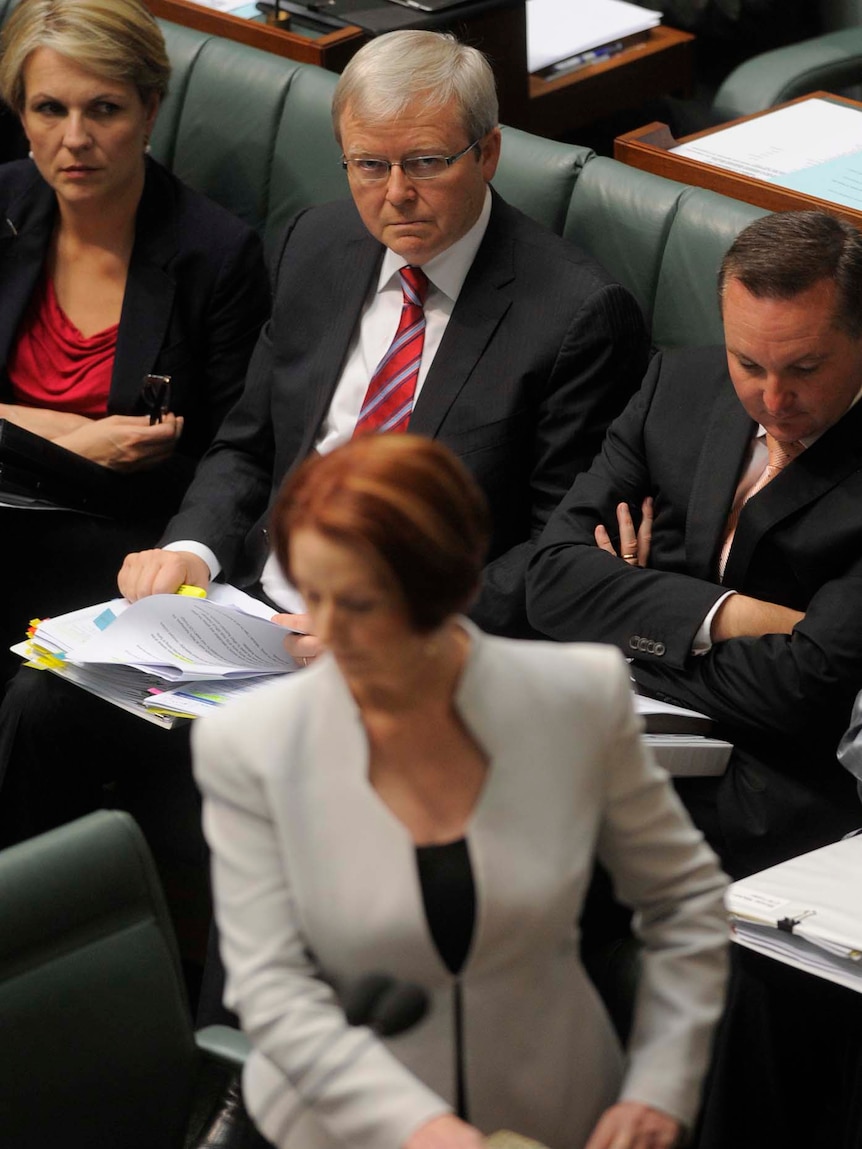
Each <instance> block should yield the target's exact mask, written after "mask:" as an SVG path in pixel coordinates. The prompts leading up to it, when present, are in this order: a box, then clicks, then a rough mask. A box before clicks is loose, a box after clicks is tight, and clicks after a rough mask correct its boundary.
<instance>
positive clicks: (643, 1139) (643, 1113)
mask: <svg viewBox="0 0 862 1149" xmlns="http://www.w3.org/2000/svg"><path fill="white" fill-rule="evenodd" d="M680 1133H681V1129H680V1125H679V1122H678V1121H677V1120H676V1118H674V1117H671V1116H670V1114H668V1113H662V1111H661V1110H660V1109H653V1108H652V1106H650V1105H643V1104H642V1103H641V1102H640V1101H620V1102H619V1103H618V1104H616V1105H612V1106H611V1107H610V1109H606V1110H605V1111H604V1113H603V1114H602V1115H601V1117H600V1118H599V1121H598V1124H597V1125H596V1127H595V1129H594V1130H593V1132H592V1136H591V1137H590V1139H589V1141H588V1142H587V1143H586V1145H585V1146H584V1149H672V1146H674V1145H678V1144H679V1137H680Z"/></svg>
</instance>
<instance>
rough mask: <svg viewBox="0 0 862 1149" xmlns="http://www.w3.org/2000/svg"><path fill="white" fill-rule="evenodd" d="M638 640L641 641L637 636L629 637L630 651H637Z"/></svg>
mask: <svg viewBox="0 0 862 1149" xmlns="http://www.w3.org/2000/svg"><path fill="white" fill-rule="evenodd" d="M640 640H641V636H640V635H639V634H633V635H632V636H631V638H630V639H629V648H630V649H631V650H639V649H640V647H639V646H638V643H639V642H640Z"/></svg>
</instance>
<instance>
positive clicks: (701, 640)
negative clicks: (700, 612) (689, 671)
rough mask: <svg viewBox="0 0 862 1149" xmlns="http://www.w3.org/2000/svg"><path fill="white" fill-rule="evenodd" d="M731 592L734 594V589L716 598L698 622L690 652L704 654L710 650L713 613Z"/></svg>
mask: <svg viewBox="0 0 862 1149" xmlns="http://www.w3.org/2000/svg"><path fill="white" fill-rule="evenodd" d="M732 594H736V591H735V590H728V591H725V593H724V594H723V595H722V596H721V598H720V599H717V600H716V601H715V602H714V603H713V604H712V606H711V607H710V610H709V614H708V615H707V616H706V618H705V619H704V620H703V622H702V623H701V624H700V628H699V630H698V632H697V634H696V635H695V636H694V642H693V643H692V644H691V653H692V654H706V653H707V652H708V651H710V650H712V620H713V619H714V618H715V613H716V611H717V610H718V608H719V607H720V606H721V604H722V603H723V602H724V600H725V599H726V598H730V596H731V595H732Z"/></svg>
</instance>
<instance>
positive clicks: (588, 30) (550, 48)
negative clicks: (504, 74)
mask: <svg viewBox="0 0 862 1149" xmlns="http://www.w3.org/2000/svg"><path fill="white" fill-rule="evenodd" d="M660 23H661V12H655V11H652V10H651V9H648V8H642V7H641V6H640V5H639V4H630V3H628V0H590V2H589V3H588V4H585V3H580V4H578V3H574V4H573V3H572V0H528V3H527V71H528V72H540V71H541V70H542V69H543V68H548V67H549V66H550V65H551V64H556V63H558V62H559V61H560V60H564V59H569V58H571V57H573V56H577V55H579V54H581V53H583V52H588V51H590V50H591V49H593V48H599V47H601V46H602V45H604V44H612V43H614V42H616V41H620V40H627V39H628V38H629V37H631V36H635V35H637V34H638V33H647V32H648V31H649V29H650V28H655V27H657V26H658V24H660Z"/></svg>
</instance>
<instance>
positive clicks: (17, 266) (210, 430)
mask: <svg viewBox="0 0 862 1149" xmlns="http://www.w3.org/2000/svg"><path fill="white" fill-rule="evenodd" d="M56 211H57V208H56V199H55V196H54V193H53V191H52V190H51V188H50V187H49V186H48V184H46V183H45V181H44V180H43V179H42V177H41V176H40V175H39V172H38V170H37V169H36V166H35V164H33V162H32V161H30V160H20V161H17V162H15V163H11V164H5V165H2V166H0V401H5V402H11V401H12V395H11V389H10V385H9V380H8V377H7V375H6V360H7V357H8V355H9V351H10V348H11V347H12V346H13V343H14V339H15V333H16V331H17V329H18V325H19V324H20V322H21V319H22V318H23V316H24V313H25V311H26V308H27V304H28V303H29V301H30V298H31V296H32V294H33V290H34V288H35V286H36V283H37V281H38V279H39V276H40V275H41V273H42V268H43V265H44V262H45V257H46V253H47V248H48V243H49V241H50V239H51V234H52V231H53V228H54V223H55V219H56ZM270 302H271V301H270V292H269V281H268V277H267V272H266V267H265V264H264V260H263V251H262V247H261V243H260V239H259V238H258V236H257V233H256V232H254V231H253V230H252V229H251V228H249V227H248V226H246V225H245V224H243V223H242V222H241V221H240V220H238V219H237V218H236V217H235V216H233V215H231V214H230V213H229V212H227V211H225V210H224V209H223V208H221V207H219V206H218V205H217V204H215V203H212V202H211V201H210V200H208V199H206V198H205V197H204V196H202V195H199V194H198V193H197V192H194V191H192V190H191V189H190V188H188V187H186V186H185V185H184V184H182V183H180V181H179V180H177V179H176V178H175V177H174V176H173V175H171V174H170V172H168V171H167V170H166V169H165V168H163V167H161V166H160V165H159V164H157V163H155V162H154V161H152V160H150V161H149V162H148V164H147V175H146V182H145V186H144V192H143V195H142V197H141V202H140V205H139V208H138V214H137V218H136V221H135V246H134V250H133V252H132V258H131V262H130V264H129V275H128V280H127V282H126V293H125V296H124V298H123V310H122V314H121V316H120V327H119V331H118V334H117V350H116V357H115V360H114V372H113V377H112V380H111V392H110V396H109V399H108V414H111V415H114V414H121V415H133V414H137V415H139V414H143V413H144V410H145V409H144V407H143V405H142V404H141V403H140V401H139V395H140V389H141V384H142V382H143V377H144V375H146V374H149V373H151V372H155V373H157V374H160V375H170V376H171V377H172V401H171V409H172V410H173V411H175V412H176V413H177V414H181V415H184V416H185V426H184V429H183V435H182V438H181V440H180V442H179V444H178V453H179V454H180V455H182V456H186V457H187V459H190V460H192V462H191V463H189V462H186V464H185V466H184V467H183V468H182V469H183V471H184V474H185V481H186V482H187V481H188V480H189V479H190V478H191V475H192V473H193V470H194V465H193V463H194V461H196V460H197V459H199V458H200V456H201V455H202V454H203V453H204V451H205V450H206V448H207V447H208V446H209V444H210V442H211V441H212V438H213V435H214V434H215V432H216V429H217V427H218V425H219V424H220V423H221V421H222V419H223V418H224V416H225V415H226V414H227V412H228V410H229V409H230V407H231V405H232V404H233V402H234V401H235V400H236V398H237V397H238V396H239V394H240V392H241V390H242V385H243V381H244V378H245V371H246V368H247V366H248V361H249V357H250V356H251V352H252V349H253V347H254V344H255V341H256V339H257V336H258V333H259V331H260V328H261V326H262V325H263V323H264V321H265V320H266V318H267V316H268V314H269V309H270Z"/></svg>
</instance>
